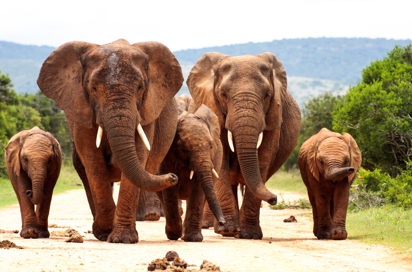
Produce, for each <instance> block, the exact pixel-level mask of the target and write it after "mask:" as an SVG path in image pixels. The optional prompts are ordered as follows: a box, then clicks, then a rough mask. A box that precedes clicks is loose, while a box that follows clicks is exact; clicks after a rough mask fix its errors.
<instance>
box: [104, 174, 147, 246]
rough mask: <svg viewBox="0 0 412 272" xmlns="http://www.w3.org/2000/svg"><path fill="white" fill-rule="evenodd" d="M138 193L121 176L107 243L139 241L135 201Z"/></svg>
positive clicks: (132, 185) (128, 181) (126, 179)
mask: <svg viewBox="0 0 412 272" xmlns="http://www.w3.org/2000/svg"><path fill="white" fill-rule="evenodd" d="M139 191H140V188H138V187H137V186H135V185H134V184H133V183H132V182H131V181H130V180H129V179H128V178H126V177H125V176H124V175H122V178H121V182H120V190H119V197H118V201H117V207H116V214H115V218H114V224H113V230H112V232H111V233H110V235H109V237H107V241H108V242H110V243H125V244H135V243H137V242H138V241H139V235H138V233H137V231H136V201H137V198H138V197H139Z"/></svg>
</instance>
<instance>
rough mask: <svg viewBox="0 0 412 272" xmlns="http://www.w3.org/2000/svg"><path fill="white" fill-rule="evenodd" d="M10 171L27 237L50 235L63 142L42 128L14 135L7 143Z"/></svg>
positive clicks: (6, 154)
mask: <svg viewBox="0 0 412 272" xmlns="http://www.w3.org/2000/svg"><path fill="white" fill-rule="evenodd" d="M5 160H6V168H7V174H8V175H9V178H10V181H11V183H12V185H13V189H14V191H15V193H16V196H17V199H18V201H19V205H20V213H21V220H22V229H21V231H20V236H21V237H23V238H48V237H49V236H50V233H49V231H48V217H49V211H50V204H51V200H52V194H53V189H54V186H55V185H56V182H57V178H58V177H59V174H60V168H61V163H62V152H61V149H60V144H59V143H58V141H57V140H56V139H55V138H54V137H53V135H52V134H51V133H49V132H46V131H43V130H41V129H40V128H38V127H33V128H32V129H29V130H23V131H20V132H19V133H17V134H16V135H14V136H13V137H12V138H11V139H10V141H9V142H8V144H7V146H6V151H5Z"/></svg>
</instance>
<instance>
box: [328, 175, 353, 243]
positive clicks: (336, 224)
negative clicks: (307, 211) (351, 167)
mask: <svg viewBox="0 0 412 272" xmlns="http://www.w3.org/2000/svg"><path fill="white" fill-rule="evenodd" d="M349 189H350V184H349V183H348V182H339V183H338V184H337V186H336V188H335V190H334V194H333V215H332V220H333V222H332V230H331V238H332V239H334V240H345V239H346V238H347V237H348V233H347V231H346V213H347V210H348V201H349Z"/></svg>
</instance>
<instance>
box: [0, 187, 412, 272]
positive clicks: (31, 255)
mask: <svg viewBox="0 0 412 272" xmlns="http://www.w3.org/2000/svg"><path fill="white" fill-rule="evenodd" d="M278 196H279V199H282V198H283V199H285V200H286V201H288V200H289V201H290V199H291V198H293V197H296V196H294V195H290V194H287V193H282V194H278ZM290 215H294V216H295V217H296V219H297V221H298V222H297V223H284V222H283V219H285V218H288V217H289V216H290ZM308 215H310V210H271V209H269V207H268V206H267V205H263V207H262V209H261V225H262V229H263V235H264V237H263V239H262V240H240V239H234V238H227V237H222V236H220V235H217V234H215V233H214V232H213V230H211V229H210V230H203V236H204V241H203V242H202V243H188V242H184V241H181V240H178V241H169V240H167V238H166V235H165V234H164V225H165V222H164V218H161V219H160V221H157V222H137V230H138V232H139V239H140V241H139V243H137V244H132V245H127V244H110V243H107V242H100V241H98V240H96V239H95V237H94V236H93V234H91V233H90V230H91V226H92V217H91V214H90V211H89V207H88V204H87V200H86V197H85V193H84V191H83V190H74V191H69V192H67V193H64V194H61V195H56V196H54V197H53V201H52V208H51V212H50V217H49V224H50V226H51V228H50V229H49V231H50V232H51V237H50V238H49V239H22V238H21V237H20V236H19V234H18V233H14V232H13V230H20V226H21V221H20V212H19V208H18V205H14V206H11V207H8V208H3V209H0V230H1V231H0V241H3V240H8V241H11V242H13V243H15V244H16V245H17V246H20V247H22V249H19V248H9V249H6V248H0V271H147V267H148V264H149V263H150V262H151V261H152V260H154V259H157V258H163V257H164V256H165V254H166V252H168V251H169V250H174V251H176V252H177V253H178V254H179V256H180V257H181V258H182V259H184V260H185V261H186V262H187V263H188V269H199V266H200V264H201V263H202V261H203V260H208V261H210V262H212V263H213V264H215V265H218V266H219V267H220V269H221V271H334V272H338V271H412V260H411V258H406V257H405V256H402V255H399V254H395V253H394V252H393V251H391V250H390V249H389V248H385V247H382V246H376V245H367V244H363V243H359V242H357V241H354V240H351V239H350V233H349V239H348V240H345V241H319V240H317V239H315V237H314V236H313V234H312V219H311V216H308ZM69 227H70V228H74V229H75V230H77V231H78V232H79V233H80V234H81V235H82V236H83V238H84V242H83V243H68V242H65V239H66V237H62V235H61V232H62V231H64V230H66V229H67V228H69ZM59 233H60V234H59Z"/></svg>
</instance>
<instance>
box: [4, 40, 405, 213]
mask: <svg viewBox="0 0 412 272" xmlns="http://www.w3.org/2000/svg"><path fill="white" fill-rule="evenodd" d="M302 115H303V119H302V125H301V134H300V136H299V142H298V146H297V147H296V149H295V151H294V152H293V154H292V155H291V156H290V158H289V159H288V161H287V162H286V163H285V165H284V167H285V168H286V169H287V170H288V169H291V168H296V165H297V154H298V152H299V148H300V146H301V144H302V143H303V142H304V141H305V140H306V139H308V138H309V137H310V136H311V135H313V134H315V133H317V132H318V131H319V130H320V129H321V128H323V127H326V128H328V129H331V130H334V131H336V132H340V133H342V132H348V133H350V134H351V135H352V136H353V137H354V138H355V139H356V141H357V143H358V145H359V147H360V149H361V151H362V158H363V162H362V167H363V168H362V170H361V171H360V172H359V173H358V179H357V181H356V182H355V183H356V186H354V190H357V191H355V192H353V195H356V196H357V197H358V200H359V201H360V202H358V203H356V201H355V202H353V203H355V205H358V206H361V205H364V204H362V203H365V202H362V201H364V200H365V199H366V203H368V204H367V205H372V204H373V203H378V204H379V203H388V202H389V203H395V204H397V205H401V206H403V207H412V198H411V197H410V195H412V162H411V154H412V44H410V45H407V46H405V47H401V46H396V47H395V48H394V49H393V50H392V51H390V52H389V53H388V54H387V56H386V57H385V58H383V59H380V60H376V61H373V62H371V63H370V65H369V66H367V67H365V68H364V69H363V71H362V80H361V82H359V83H358V84H357V85H355V86H353V87H350V88H349V90H348V92H347V93H346V94H345V95H342V96H335V95H332V93H325V94H322V95H320V96H318V97H315V98H313V99H311V100H309V101H307V102H306V103H305V104H304V106H303V108H302ZM33 126H38V127H40V128H42V129H44V130H47V131H49V132H51V133H52V134H53V135H54V136H55V137H56V138H57V139H58V141H59V142H60V144H61V146H62V149H63V153H64V158H65V159H66V160H70V158H71V140H70V136H69V131H68V129H67V125H66V120H65V117H64V113H63V112H62V111H61V110H60V109H59V108H57V107H56V105H55V104H54V102H53V101H52V100H50V99H48V98H47V97H45V96H44V95H43V94H42V93H41V92H40V91H38V92H37V93H36V94H24V95H19V94H17V93H16V92H15V91H14V90H13V85H12V83H11V80H10V78H9V77H8V76H6V75H4V74H2V73H1V72H0V147H1V150H3V151H4V147H5V145H6V144H7V142H8V140H9V139H10V137H11V136H13V135H14V134H15V133H17V132H19V131H21V130H24V129H29V128H31V127H33ZM0 175H3V176H5V175H6V172H5V168H4V160H1V161H0ZM361 202H362V203H361ZM372 202H373V203H372ZM371 203H372V204H371Z"/></svg>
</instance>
